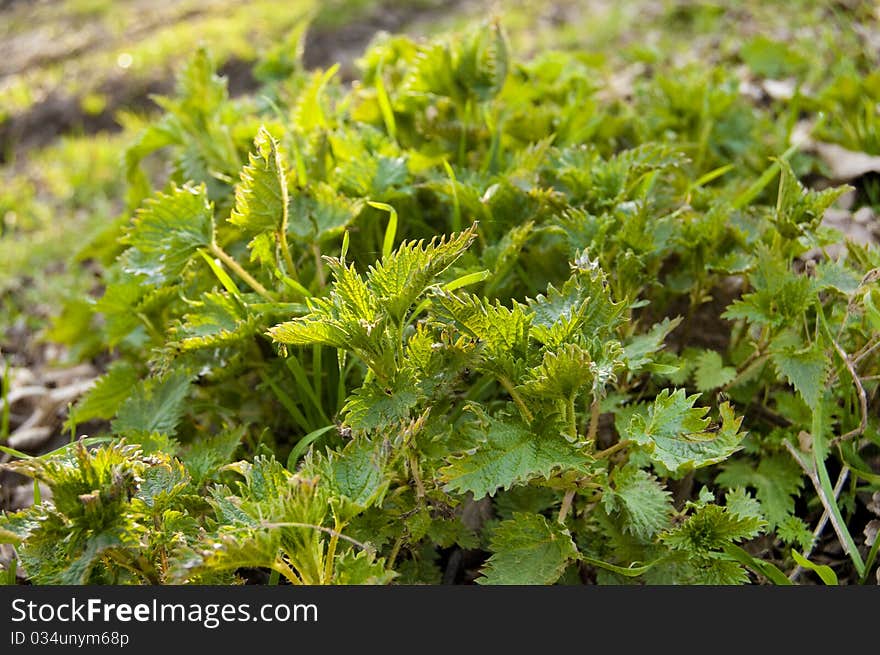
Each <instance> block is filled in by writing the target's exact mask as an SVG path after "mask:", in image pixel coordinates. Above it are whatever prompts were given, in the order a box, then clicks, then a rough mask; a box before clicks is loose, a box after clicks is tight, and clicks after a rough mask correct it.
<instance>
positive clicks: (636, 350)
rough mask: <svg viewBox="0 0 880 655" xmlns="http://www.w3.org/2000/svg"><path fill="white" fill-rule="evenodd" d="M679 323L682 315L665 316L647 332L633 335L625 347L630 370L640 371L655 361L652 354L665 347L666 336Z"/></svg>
mask: <svg viewBox="0 0 880 655" xmlns="http://www.w3.org/2000/svg"><path fill="white" fill-rule="evenodd" d="M679 323H681V317H676V318H674V319H670V318H664V319H663V320H662V321H660V322H659V323H655V324H654V325H653V326H652V327H651V329H650V330H649V331H648V332H646V333H645V334H640V335H638V336H635V337H633V338H632V339H631V340H630V342H629V343H628V344H627V345H626V346H624V348H623V355H624V358H625V359H626V366H627V368H628V369H629V370H630V372H632V373H638V372H639V371H641V370H642V369H643V368H645V367H646V366H647V365H649V364H650V363H651V362H653V360H654V358H653V357H652V355H654V354H655V353H657V352H659V351H660V350H662V349H663V347H664V341H665V339H666V337H667V336H669V333H670V332H672V331H673V330H674V329H675V328H676V327H678V325H679Z"/></svg>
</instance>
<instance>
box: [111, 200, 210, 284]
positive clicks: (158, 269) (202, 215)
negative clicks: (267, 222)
mask: <svg viewBox="0 0 880 655" xmlns="http://www.w3.org/2000/svg"><path fill="white" fill-rule="evenodd" d="M213 238H214V208H213V206H212V205H211V203H210V202H209V201H208V196H207V192H206V190H205V187H204V186H199V187H190V186H183V187H177V186H173V187H172V188H171V191H170V192H169V193H167V194H165V193H158V194H156V195H155V196H154V197H153V198H148V199H147V200H146V201H145V202H144V205H143V207H142V208H141V209H139V210H138V212H137V214H136V215H135V217H134V221H133V222H132V226H131V228H130V229H129V231H128V233H127V234H126V236H125V243H126V244H128V245H129V246H130V247H129V249H128V250H126V251H125V253H124V254H123V267H124V269H125V270H126V271H127V272H128V273H131V274H132V275H143V276H145V277H146V281H147V282H148V283H150V284H153V285H161V284H163V283H166V282H168V281H170V280H173V279H174V278H176V277H178V276H179V275H180V274H181V273H182V272H183V269H184V268H185V267H186V265H187V263H188V262H189V260H190V258H191V257H192V256H193V255H194V254H195V253H196V251H197V250H198V249H199V248H204V247H207V246H209V245H210V244H211V243H212V241H213Z"/></svg>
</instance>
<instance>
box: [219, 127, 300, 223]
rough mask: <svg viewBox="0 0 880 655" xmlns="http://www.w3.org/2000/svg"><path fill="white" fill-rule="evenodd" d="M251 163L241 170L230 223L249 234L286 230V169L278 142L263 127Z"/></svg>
mask: <svg viewBox="0 0 880 655" xmlns="http://www.w3.org/2000/svg"><path fill="white" fill-rule="evenodd" d="M254 149H255V152H252V153H251V154H250V155H249V156H248V161H249V163H248V165H247V166H245V167H244V168H243V169H242V170H241V183H240V184H239V185H238V187H237V188H236V190H235V205H234V206H233V208H232V215H231V216H230V217H229V222H230V223H232V224H233V225H236V226H238V227H239V228H241V229H242V230H243V231H244V232H246V233H248V234H257V233H260V232H271V231H278V230H281V229H286V225H285V219H286V217H287V211H288V202H289V200H288V195H287V170H286V165H285V163H284V157H283V156H282V155H281V152H279V150H278V142H277V141H275V139H274V138H273V137H272V135H271V134H269V131H268V130H266V128H265V127H261V128H260V130H259V132H257V136H256V138H255V139H254Z"/></svg>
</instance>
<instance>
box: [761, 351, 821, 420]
mask: <svg viewBox="0 0 880 655" xmlns="http://www.w3.org/2000/svg"><path fill="white" fill-rule="evenodd" d="M772 358H773V363H774V364H775V365H776V369H777V370H778V371H779V374H780V375H783V376H785V379H786V380H788V381H789V383H791V385H792V386H793V387H794V388H795V389H796V390H797V391H798V393H800V394H801V397H802V398H803V399H804V400H805V401H806V403H807V405H809V406H810V407H815V406H816V405H817V404H818V402H819V399H820V397H821V395H822V390H823V389H824V388H825V375H826V370H827V367H828V359H827V357H826V356H825V353H824V352H823V351H822V349H821V348H819V345H818V344H813V345H812V346H808V347H806V348H796V347H784V348H780V349H778V350H774V351H773V353H772Z"/></svg>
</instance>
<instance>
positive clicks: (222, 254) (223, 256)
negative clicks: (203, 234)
mask: <svg viewBox="0 0 880 655" xmlns="http://www.w3.org/2000/svg"><path fill="white" fill-rule="evenodd" d="M209 250H210V251H211V254H212V255H214V256H215V257H216V258H217V259H219V260H220V261H221V262H223V263H224V264H226V265H227V266H228V267H229V268H230V269H231V270H232V272H233V273H235V274H236V275H237V276H238V277H240V278H241V279H242V280H244V281H245V282H246V283H247V285H248V286H249V287H250V288H251V289H253V290H254V291H256V292H257V293H258V294H260V295H261V296H262V297H263V298H265V299H266V300H268V301H269V302H272V301H273V300H274V298H272V296H271V295H270V294H269V292H268V291H266V287H264V286H263V285H262V284H260V283H259V282H257V280H256V279H255V278H254V277H253V276H252V275H251V274H250V273H248V272H247V271H246V270H244V268H242V267H241V265H240V264H239V263H238V262H237V261H235V260H234V259H233V258H232V257H230V255H229V253H227V252H226V251H225V250H223V248H221V247H220V246H218V245H217V244H216V243H212V244H211V245H210V247H209Z"/></svg>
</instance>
